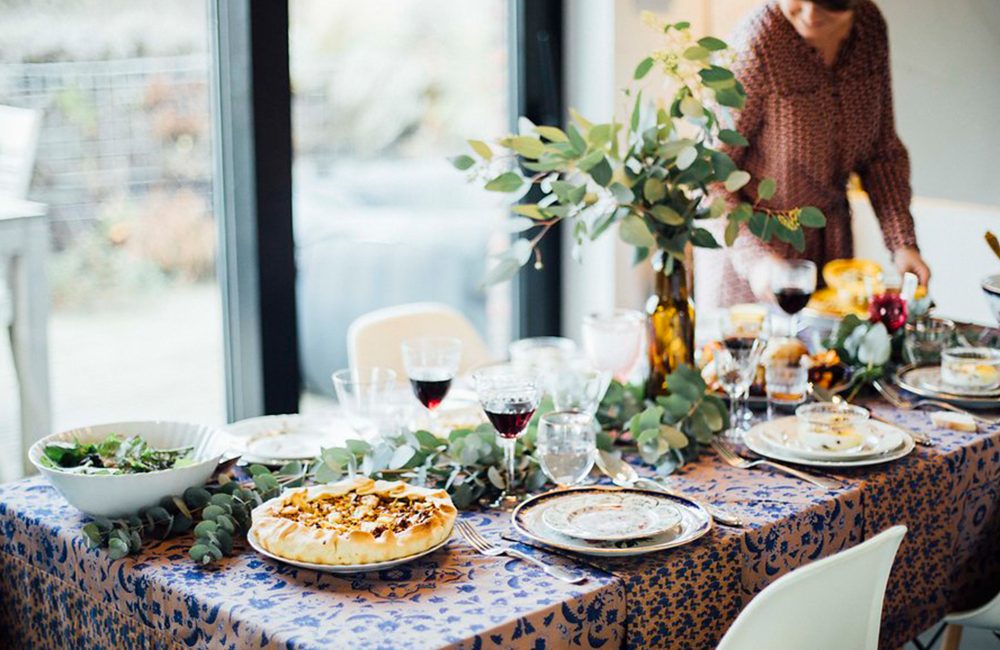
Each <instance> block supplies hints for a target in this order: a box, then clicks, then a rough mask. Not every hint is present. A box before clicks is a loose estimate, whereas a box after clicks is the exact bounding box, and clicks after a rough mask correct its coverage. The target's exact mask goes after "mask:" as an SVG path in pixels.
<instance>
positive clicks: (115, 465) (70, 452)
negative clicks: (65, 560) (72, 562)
mask: <svg viewBox="0 0 1000 650" xmlns="http://www.w3.org/2000/svg"><path fill="white" fill-rule="evenodd" d="M224 451H225V442H224V439H223V436H219V435H215V430H214V429H213V428H212V427H208V426H204V425H200V424H187V423H184V422H160V421H145V422H116V423H111V424H99V425H95V426H89V427H81V428H78V429H71V430H69V431H63V432H61V433H54V434H52V435H49V436H46V437H44V438H42V439H41V440H39V441H38V442H36V443H35V444H34V445H32V446H31V449H30V450H29V451H28V458H29V459H30V460H31V462H32V464H33V465H34V466H35V467H37V468H38V471H39V472H41V473H42V474H43V475H45V477H46V478H47V479H48V480H49V482H50V483H51V484H52V485H53V487H55V488H56V490H58V491H59V493H60V494H62V495H63V497H64V498H65V499H66V500H67V501H69V502H70V504H71V505H73V506H75V507H76V508H78V509H80V510H82V511H83V512H85V513H87V514H89V515H100V516H105V517H120V516H123V515H130V514H135V513H136V512H137V511H138V510H140V509H142V508H144V507H146V506H152V505H156V504H157V503H158V502H159V501H160V499H162V498H163V497H166V496H172V495H179V494H182V493H183V492H184V490H186V489H187V488H189V487H194V486H198V485H204V484H205V483H206V482H207V481H208V479H209V478H210V477H211V476H212V472H213V471H214V470H215V468H216V466H217V465H218V463H219V459H220V458H221V457H222V454H223V452H224Z"/></svg>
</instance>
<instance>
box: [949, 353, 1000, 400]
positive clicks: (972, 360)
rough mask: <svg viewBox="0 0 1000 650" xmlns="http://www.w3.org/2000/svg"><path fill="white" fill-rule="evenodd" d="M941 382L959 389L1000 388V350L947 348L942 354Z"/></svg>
mask: <svg viewBox="0 0 1000 650" xmlns="http://www.w3.org/2000/svg"><path fill="white" fill-rule="evenodd" d="M941 381H943V382H944V383H945V384H946V385H948V386H951V387H953V388H958V389H973V390H993V389H995V388H1000V350H994V349H993V348H971V347H955V348H946V349H945V350H943V351H942V352H941Z"/></svg>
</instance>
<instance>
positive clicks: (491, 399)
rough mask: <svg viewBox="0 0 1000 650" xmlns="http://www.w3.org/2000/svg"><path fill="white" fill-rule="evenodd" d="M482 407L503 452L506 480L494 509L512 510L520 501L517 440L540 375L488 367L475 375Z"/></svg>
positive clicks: (538, 388) (539, 390)
mask: <svg viewBox="0 0 1000 650" xmlns="http://www.w3.org/2000/svg"><path fill="white" fill-rule="evenodd" d="M472 378H473V381H474V382H475V384H476V394H477V395H478V396H479V403H480V404H481V405H482V407H483V411H485V412H486V417H487V418H489V421H490V423H491V424H492V425H493V428H494V429H496V432H497V443H498V444H499V445H500V446H501V447H502V448H503V451H504V467H506V470H507V472H506V477H505V480H504V490H503V493H502V494H501V495H500V497H499V498H498V499H497V500H496V502H495V503H494V504H493V506H494V507H497V508H502V509H504V510H511V509H513V507H514V506H516V505H517V502H518V501H519V500H520V497H519V496H518V495H516V494H515V493H514V448H515V446H516V445H517V438H518V437H520V436H521V434H523V433H524V430H525V429H527V428H528V423H529V422H530V421H531V418H532V416H533V415H534V414H535V410H536V409H537V408H538V401H539V400H540V399H541V398H542V387H541V383H540V381H539V379H538V375H537V373H535V372H533V371H531V370H530V369H526V368H521V367H517V366H512V365H507V364H503V365H497V366H489V367H487V368H483V369H481V370H478V371H477V372H476V373H475V374H474V375H473V377H472Z"/></svg>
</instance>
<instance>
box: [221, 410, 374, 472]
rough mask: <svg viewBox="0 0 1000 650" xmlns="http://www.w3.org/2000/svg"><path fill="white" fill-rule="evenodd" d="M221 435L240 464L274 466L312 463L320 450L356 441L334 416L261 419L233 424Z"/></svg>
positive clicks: (348, 428)
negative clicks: (300, 461) (224, 436)
mask: <svg viewBox="0 0 1000 650" xmlns="http://www.w3.org/2000/svg"><path fill="white" fill-rule="evenodd" d="M224 431H225V432H226V433H227V434H228V436H229V441H228V442H229V446H230V450H231V451H233V452H235V453H239V454H240V456H241V457H242V460H243V461H246V462H248V463H259V464H261V465H274V466H277V465H284V464H285V463H288V462H290V461H293V460H313V459H314V458H316V457H317V456H319V454H320V451H321V450H322V449H323V448H324V447H338V446H342V445H343V444H344V441H345V440H348V439H350V438H357V437H358V435H357V434H356V433H355V432H354V429H352V428H351V427H350V425H349V424H348V422H347V420H346V419H344V418H342V417H339V416H337V415H294V414H291V415H265V416H263V417H258V418H249V419H247V420H240V421H239V422H234V423H233V424H230V425H229V426H227V427H224Z"/></svg>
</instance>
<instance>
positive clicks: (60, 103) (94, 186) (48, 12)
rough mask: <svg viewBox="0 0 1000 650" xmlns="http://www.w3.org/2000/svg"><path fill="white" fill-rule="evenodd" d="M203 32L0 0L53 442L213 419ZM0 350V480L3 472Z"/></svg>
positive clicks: (184, 12) (135, 5)
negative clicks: (44, 260) (41, 285)
mask: <svg viewBox="0 0 1000 650" xmlns="http://www.w3.org/2000/svg"><path fill="white" fill-rule="evenodd" d="M207 27H208V12H207V9H206V4H205V1H204V0H172V1H171V2H166V3H164V2H155V1H152V0H46V1H44V2H17V1H13V0H6V1H3V2H0V105H6V106H14V107H19V108H27V109H33V110H35V111H36V112H37V114H38V115H39V116H40V128H39V130H38V138H37V145H36V146H35V147H34V168H33V176H32V181H31V184H30V187H29V189H28V193H27V198H29V199H31V200H32V201H38V202H41V203H44V204H46V205H47V206H48V232H49V234H50V236H51V249H50V253H49V258H48V271H49V291H50V293H51V305H50V307H51V308H50V318H49V346H48V347H49V360H50V367H51V395H52V414H53V418H52V427H53V428H54V429H55V430H62V429H65V428H68V427H72V426H77V425H85V424H92V423H95V422H100V421H109V420H117V419H129V418H143V419H148V418H156V417H163V418H177V419H185V420H192V421H202V422H210V423H211V422H221V421H222V420H223V419H224V417H225V409H224V388H223V362H222V327H221V316H220V299H219V292H218V287H217V283H216V281H215V254H216V234H215V233H216V230H215V223H214V219H213V214H212V181H213V179H212V151H211V149H212V147H211V126H212V120H211V111H210V106H211V101H210V92H211V90H210V89H211V84H210V83H209V74H210V69H211V66H210V53H209V41H208V29H207ZM3 128H6V127H4V126H2V125H0V129H3ZM29 164H30V163H29ZM22 198H24V197H22ZM0 311H2V310H0ZM8 347H9V346H8V345H7V338H6V337H3V338H2V339H0V450H2V451H3V453H0V478H10V477H12V476H13V475H14V474H16V472H17V471H18V469H19V468H18V460H19V454H18V453H16V450H17V449H18V448H19V444H20V441H19V438H20V436H19V434H18V430H19V424H18V420H19V413H18V410H17V408H16V404H17V398H16V395H17V382H16V378H15V373H14V370H13V367H12V363H11V355H10V351H9V349H8ZM8 407H11V408H8ZM40 433H45V432H40Z"/></svg>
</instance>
